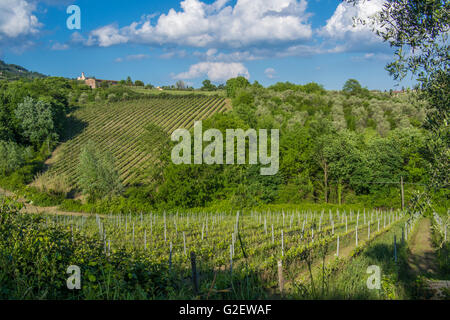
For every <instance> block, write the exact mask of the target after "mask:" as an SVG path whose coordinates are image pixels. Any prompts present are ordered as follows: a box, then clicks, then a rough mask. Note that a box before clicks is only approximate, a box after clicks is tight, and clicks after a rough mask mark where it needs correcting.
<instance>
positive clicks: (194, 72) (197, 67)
mask: <svg viewBox="0 0 450 320" xmlns="http://www.w3.org/2000/svg"><path fill="white" fill-rule="evenodd" d="M203 76H207V77H208V79H210V80H211V81H214V82H218V81H226V80H228V79H230V78H235V77H238V76H243V77H245V78H247V79H249V78H250V74H249V72H248V70H247V68H246V67H245V66H244V65H243V64H242V63H237V62H231V63H225V62H200V63H197V64H194V65H192V66H191V67H190V68H189V70H188V71H186V72H182V73H180V74H177V75H175V76H173V78H174V79H182V80H186V79H197V78H200V77H203Z"/></svg>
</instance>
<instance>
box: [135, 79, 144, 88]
mask: <svg viewBox="0 0 450 320" xmlns="http://www.w3.org/2000/svg"><path fill="white" fill-rule="evenodd" d="M134 85H135V86H136V87H143V86H144V85H145V84H144V82H142V81H141V80H136V81H135V82H134Z"/></svg>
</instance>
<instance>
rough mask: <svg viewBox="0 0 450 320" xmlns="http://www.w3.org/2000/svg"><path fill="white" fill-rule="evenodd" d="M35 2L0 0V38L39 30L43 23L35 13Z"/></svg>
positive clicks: (16, 36)
mask: <svg viewBox="0 0 450 320" xmlns="http://www.w3.org/2000/svg"><path fill="white" fill-rule="evenodd" d="M35 10H36V4H35V2H30V1H25V0H1V1H0V40H2V42H3V41H5V40H8V39H15V38H18V37H24V36H28V35H34V34H37V33H38V32H39V29H40V28H41V27H42V24H41V23H40V22H39V21H38V18H37V17H36V16H35V15H34V14H33V12H34V11H35Z"/></svg>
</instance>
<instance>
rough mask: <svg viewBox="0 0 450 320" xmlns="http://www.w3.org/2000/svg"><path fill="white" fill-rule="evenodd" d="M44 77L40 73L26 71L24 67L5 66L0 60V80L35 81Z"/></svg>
mask: <svg viewBox="0 0 450 320" xmlns="http://www.w3.org/2000/svg"><path fill="white" fill-rule="evenodd" d="M45 77H46V76H45V75H43V74H41V73H38V72H32V71H28V70H27V69H25V68H24V67H21V66H18V65H15V64H7V63H5V62H4V61H2V60H0V80H19V79H37V78H45Z"/></svg>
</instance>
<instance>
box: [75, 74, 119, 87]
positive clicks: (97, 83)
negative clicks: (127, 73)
mask: <svg viewBox="0 0 450 320" xmlns="http://www.w3.org/2000/svg"><path fill="white" fill-rule="evenodd" d="M77 80H79V81H84V83H85V84H87V85H88V86H89V87H91V88H92V89H96V88H98V87H100V85H101V84H102V83H103V82H106V83H109V84H110V85H116V84H118V83H119V81H116V80H102V79H95V78H86V75H85V74H84V72H82V73H81V77H78V78H77Z"/></svg>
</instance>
